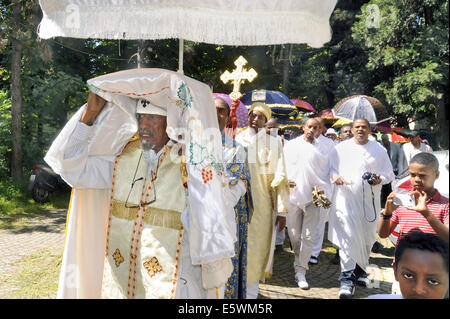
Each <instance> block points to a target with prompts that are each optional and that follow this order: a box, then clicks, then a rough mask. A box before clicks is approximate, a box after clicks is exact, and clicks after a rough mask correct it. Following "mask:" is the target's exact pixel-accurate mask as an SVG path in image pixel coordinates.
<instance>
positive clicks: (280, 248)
mask: <svg viewBox="0 0 450 319" xmlns="http://www.w3.org/2000/svg"><path fill="white" fill-rule="evenodd" d="M281 252H283V245H275V253H281Z"/></svg>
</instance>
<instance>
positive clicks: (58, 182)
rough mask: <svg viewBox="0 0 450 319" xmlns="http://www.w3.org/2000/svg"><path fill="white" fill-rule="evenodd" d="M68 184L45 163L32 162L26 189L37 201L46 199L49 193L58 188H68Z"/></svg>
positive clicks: (40, 201) (42, 201)
mask: <svg viewBox="0 0 450 319" xmlns="http://www.w3.org/2000/svg"><path fill="white" fill-rule="evenodd" d="M68 189H70V186H69V185H68V184H67V183H66V182H64V180H63V179H62V178H61V176H59V175H58V174H56V173H55V172H54V171H53V170H52V169H51V168H50V166H48V165H47V164H34V165H33V172H32V174H31V176H30V181H29V183H28V190H30V191H31V196H32V197H33V199H34V200H35V201H36V202H37V203H44V202H46V201H47V199H48V196H49V195H50V193H52V192H55V191H58V190H68Z"/></svg>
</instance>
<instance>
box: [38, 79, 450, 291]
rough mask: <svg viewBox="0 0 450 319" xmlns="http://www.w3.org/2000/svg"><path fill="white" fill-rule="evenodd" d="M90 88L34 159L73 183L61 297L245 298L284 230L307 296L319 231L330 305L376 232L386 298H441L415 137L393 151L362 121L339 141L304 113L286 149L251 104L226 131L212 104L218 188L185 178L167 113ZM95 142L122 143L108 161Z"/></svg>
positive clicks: (443, 227) (265, 111) (266, 269)
mask: <svg viewBox="0 0 450 319" xmlns="http://www.w3.org/2000/svg"><path fill="white" fill-rule="evenodd" d="M191 89H192V87H191ZM198 90H199V91H200V93H201V89H198ZM192 91H195V90H194V89H192ZM96 93H97V94H95V93H93V92H91V93H90V94H89V98H88V101H87V103H86V104H85V105H84V106H83V107H82V108H81V109H80V111H79V112H78V113H77V114H76V115H75V116H74V117H73V118H72V120H71V122H69V123H68V124H67V125H66V127H65V128H64V129H63V131H62V133H61V134H60V136H58V138H57V140H56V141H55V143H54V145H52V148H51V149H50V150H49V153H48V154H47V157H46V160H47V161H48V162H50V163H51V164H52V166H53V167H57V168H58V169H57V170H58V173H60V174H61V175H62V176H63V178H64V179H65V180H66V181H68V182H69V183H70V184H71V185H73V187H74V194H73V195H72V199H71V206H70V208H69V210H70V218H69V221H68V232H67V238H66V243H65V251H64V256H63V264H62V269H61V275H60V283H59V289H58V297H59V298H227V299H256V298H257V296H258V287H259V283H260V282H264V280H265V279H266V278H267V277H268V276H270V275H271V273H272V265H273V260H274V258H276V254H275V253H276V251H279V250H280V249H282V245H283V243H284V241H285V240H286V238H285V234H286V232H285V227H286V228H287V235H288V237H289V241H290V244H291V247H292V250H293V252H294V263H293V268H294V270H295V280H296V282H297V283H298V287H299V288H300V289H309V287H310V284H309V283H308V281H307V279H306V273H307V271H308V269H309V267H310V265H311V264H316V263H318V256H319V254H320V251H321V249H322V245H323V241H324V236H325V229H326V227H325V225H326V223H328V234H327V235H328V236H327V238H328V240H329V241H331V243H332V244H333V245H335V247H336V248H337V249H338V253H337V255H336V256H335V259H336V260H337V262H339V264H340V275H339V278H338V279H339V281H340V288H339V298H342V299H344V298H352V296H353V295H354V292H355V287H356V285H363V286H364V285H368V284H369V281H368V278H367V273H366V271H365V270H366V267H367V265H368V262H369V256H370V253H371V250H372V249H373V246H374V244H375V243H376V240H377V235H379V236H380V237H381V238H385V237H387V236H389V235H390V234H391V233H392V232H393V230H394V228H395V227H396V226H397V225H400V226H401V231H400V235H399V241H398V244H397V249H396V253H395V261H394V264H393V267H394V272H395V278H396V283H394V285H393V295H395V296H396V297H403V298H444V297H446V296H448V240H449V228H448V222H449V221H448V215H449V206H448V199H447V198H445V197H444V196H442V195H440V193H439V192H438V190H436V189H435V188H434V181H435V180H436V179H437V178H438V177H439V167H438V162H437V160H436V158H435V157H434V155H433V154H431V153H430V152H431V148H430V147H429V146H426V145H425V144H423V143H422V142H421V141H420V139H419V137H418V134H416V133H413V134H412V136H411V143H408V144H405V145H403V146H402V147H400V145H398V144H396V143H392V142H390V141H389V138H388V136H387V135H383V137H382V140H381V141H377V140H376V139H374V138H373V136H372V135H371V127H370V123H369V122H368V121H367V120H366V119H364V118H357V119H354V121H353V122H352V123H351V124H349V125H344V126H342V127H341V128H340V131H339V132H338V131H336V130H335V129H333V128H328V129H327V128H326V126H325V123H324V121H323V120H322V119H321V118H310V119H308V120H307V121H306V122H305V123H304V125H303V128H302V129H303V134H302V135H299V136H298V137H295V138H293V139H290V140H287V139H283V138H281V137H280V136H279V135H278V128H277V121H276V119H274V118H273V117H272V114H271V109H270V107H268V106H267V105H266V104H264V103H261V102H257V103H254V104H252V105H250V106H249V115H248V124H249V125H248V127H245V128H242V129H239V130H237V131H234V130H231V131H230V130H227V127H229V126H230V123H231V122H232V118H231V116H230V113H232V112H231V110H232V102H231V101H230V100H229V99H226V98H224V96H221V95H216V96H215V97H214V100H213V101H214V103H213V104H214V105H215V110H211V112H214V113H215V114H216V115H217V121H218V130H219V131H220V136H221V140H222V144H221V145H222V151H223V153H222V155H223V163H224V165H225V167H224V168H223V171H222V172H223V174H218V175H217V176H220V178H222V179H221V180H220V181H221V182H219V183H218V184H217V187H216V186H214V185H216V184H212V183H210V182H211V181H212V180H214V181H215V180H216V179H217V178H218V177H217V176H216V175H215V170H214V169H215V167H211V165H207V166H204V167H203V168H202V170H201V178H199V180H200V182H198V180H197V179H195V176H196V175H195V174H196V172H195V171H194V170H193V168H192V167H194V166H193V162H194V161H193V159H192V158H186V157H188V156H186V154H185V153H183V147H178V148H177V144H178V143H177V141H176V140H175V138H174V137H173V135H170V133H168V132H169V130H168V127H169V125H171V123H172V122H173V120H171V118H170V116H171V115H170V114H171V111H169V107H168V106H167V105H165V104H164V103H161V102H160V101H159V100H158V99H157V98H153V99H152V97H150V98H149V99H129V100H127V101H128V102H123V101H119V102H118V100H117V99H116V100H114V99H112V98H111V97H110V96H108V95H106V94H103V95H102V94H100V95H99V93H98V92H96ZM191 93H192V94H193V95H194V94H197V95H195V96H197V97H198V96H199V94H198V92H197V93H196V92H191ZM205 94H206V93H205ZM101 95H102V96H101ZM155 96H157V94H155ZM130 101H132V102H130ZM187 101H188V100H187ZM110 102H111V103H110ZM188 102H189V101H188ZM211 102H212V101H211ZM114 103H137V108H136V119H137V131H138V134H137V136H133V135H134V133H135V131H133V129H132V128H131V129H129V131H130V132H132V133H133V134H131V133H130V134H129V133H126V130H125V129H124V128H123V126H121V125H122V124H120V120H119V119H120V118H123V117H124V116H128V115H127V114H125V113H124V111H123V110H122V109H120V108H114V107H113V106H114ZM104 123H107V125H104V130H103V131H102V129H101V125H103V124H104ZM114 125H116V126H114ZM127 129H128V128H127ZM102 134H104V135H105V136H113V135H115V134H116V135H120V138H121V139H122V145H123V147H119V152H117V150H115V151H114V152H113V151H110V149H109V148H110V147H112V146H110V145H106V144H103V145H100V144H99V143H97V145H96V147H97V148H96V149H94V147H93V144H95V142H94V141H95V140H96V138H97V136H99V135H102ZM62 141H64V142H62ZM114 143H115V144H117V143H116V142H114ZM114 143H112V144H114ZM192 146H195V145H191V147H192ZM100 148H103V149H100ZM169 155H170V156H169ZM174 158H176V159H178V160H174ZM408 167H409V170H410V181H411V184H412V186H413V190H412V191H411V193H410V196H412V197H411V198H412V199H413V200H412V203H410V204H409V205H408V206H404V205H402V203H400V204H399V203H398V202H397V201H396V196H397V194H396V193H394V192H392V188H391V186H390V183H391V182H392V181H393V180H394V179H395V176H396V175H397V174H399V173H401V172H402V171H403V170H404V169H405V168H408ZM197 182H198V183H197ZM130 185H131V186H130ZM207 185H211V186H210V188H205V187H206V186H207ZM92 190H94V191H93V192H91V191H92ZM208 196H211V197H208ZM206 198H213V200H207V199H206ZM88 206H89V207H88ZM383 206H384V209H383ZM230 208H231V212H230ZM230 243H231V246H230ZM105 247H106V250H105ZM230 247H231V248H230ZM396 287H398V289H396ZM376 297H378V298H383V297H385V298H389V297H392V296H386V295H385V296H380V295H378V296H376Z"/></svg>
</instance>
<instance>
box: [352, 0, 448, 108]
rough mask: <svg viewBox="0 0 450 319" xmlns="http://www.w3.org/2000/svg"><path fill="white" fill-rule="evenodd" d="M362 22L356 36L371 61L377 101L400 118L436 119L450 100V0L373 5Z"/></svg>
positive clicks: (390, 0) (379, 0) (377, 0)
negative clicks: (441, 103) (443, 101)
mask: <svg viewBox="0 0 450 319" xmlns="http://www.w3.org/2000/svg"><path fill="white" fill-rule="evenodd" d="M374 8H378V9H377V10H379V14H378V13H377V12H376V11H374V10H373V9H374ZM358 18H359V20H358V21H357V22H356V23H355V24H354V26H353V27H352V31H353V33H352V36H353V38H354V40H355V41H356V43H358V44H360V45H361V46H362V48H363V49H364V51H365V52H366V54H367V56H368V61H367V64H366V68H367V70H368V72H369V73H370V77H371V81H372V85H373V92H374V96H375V97H378V98H380V99H381V100H384V101H385V102H386V103H388V104H390V105H392V106H393V110H394V113H395V114H399V115H400V114H401V115H403V116H418V115H422V116H423V115H424V114H425V115H426V114H428V115H429V116H432V115H433V114H434V112H435V110H436V103H437V101H439V100H440V99H442V98H444V95H446V96H448V88H447V85H448V36H449V33H448V1H445V0H428V1H419V0H409V1H406V0H402V1H395V0H372V1H370V2H369V3H367V4H366V5H364V6H362V13H361V14H360V15H359V16H358ZM374 19H375V20H378V22H379V23H374V22H377V21H375V20H374Z"/></svg>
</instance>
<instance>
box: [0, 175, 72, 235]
mask: <svg viewBox="0 0 450 319" xmlns="http://www.w3.org/2000/svg"><path fill="white" fill-rule="evenodd" d="M69 200H70V192H69V191H68V192H63V191H58V192H54V193H51V194H50V196H49V199H48V201H47V202H46V203H42V204H41V203H36V202H35V201H34V200H33V198H32V197H31V192H30V191H29V190H28V189H27V185H26V184H15V183H12V182H11V180H2V181H0V229H19V228H21V227H25V226H26V225H27V224H28V223H29V222H31V221H36V219H39V218H41V216H40V214H39V213H40V212H42V211H49V210H57V209H67V208H68V206H69Z"/></svg>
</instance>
